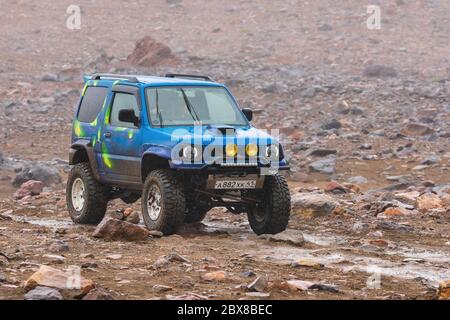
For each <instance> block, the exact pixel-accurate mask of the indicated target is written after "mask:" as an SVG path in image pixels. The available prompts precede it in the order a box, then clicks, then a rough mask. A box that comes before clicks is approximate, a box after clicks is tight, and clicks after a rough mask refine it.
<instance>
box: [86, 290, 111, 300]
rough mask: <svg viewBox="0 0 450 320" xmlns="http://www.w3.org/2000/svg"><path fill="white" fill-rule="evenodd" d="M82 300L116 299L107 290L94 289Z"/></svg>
mask: <svg viewBox="0 0 450 320" xmlns="http://www.w3.org/2000/svg"><path fill="white" fill-rule="evenodd" d="M82 300H114V298H113V296H112V295H111V294H109V293H108V292H106V291H105V290H101V289H93V290H91V291H89V293H88V294H87V295H85V296H84V297H83V299H82Z"/></svg>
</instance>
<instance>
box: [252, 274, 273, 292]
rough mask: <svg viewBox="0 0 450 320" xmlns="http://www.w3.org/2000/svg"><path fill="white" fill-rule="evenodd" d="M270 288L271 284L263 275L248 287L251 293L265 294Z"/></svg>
mask: <svg viewBox="0 0 450 320" xmlns="http://www.w3.org/2000/svg"><path fill="white" fill-rule="evenodd" d="M268 286H269V283H268V282H267V278H266V276H264V275H262V276H259V277H258V278H256V279H255V280H254V281H253V282H252V283H250V284H249V285H248V286H247V289H248V290H249V291H257V292H264V291H265V290H266V289H267V287H268Z"/></svg>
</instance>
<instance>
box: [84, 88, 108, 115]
mask: <svg viewBox="0 0 450 320" xmlns="http://www.w3.org/2000/svg"><path fill="white" fill-rule="evenodd" d="M107 94H108V88H105V87H88V88H87V89H86V93H85V94H84V97H83V100H81V105H80V109H79V110H78V120H79V121H81V122H92V121H94V120H95V118H96V117H97V115H98V114H99V113H100V110H101V108H102V106H103V102H104V101H105V97H106V95H107Z"/></svg>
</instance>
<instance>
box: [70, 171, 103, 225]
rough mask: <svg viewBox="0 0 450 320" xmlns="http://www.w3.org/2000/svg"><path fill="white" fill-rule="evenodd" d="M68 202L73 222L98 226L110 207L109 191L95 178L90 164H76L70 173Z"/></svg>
mask: <svg viewBox="0 0 450 320" xmlns="http://www.w3.org/2000/svg"><path fill="white" fill-rule="evenodd" d="M66 202H67V209H68V211H69V215H70V217H71V218H72V220H73V222H75V223H80V224H98V223H99V222H100V221H101V220H102V219H103V217H104V216H105V213H106V208H107V206H108V189H107V188H106V187H105V186H103V185H102V184H100V183H99V182H98V181H97V180H96V179H95V177H94V175H93V173H92V170H91V168H90V166H89V164H88V163H86V162H84V163H79V164H76V165H75V166H74V167H73V168H72V170H71V171H70V173H69V177H68V179H67V187H66Z"/></svg>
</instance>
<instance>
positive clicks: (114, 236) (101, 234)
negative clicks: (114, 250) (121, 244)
mask: <svg viewBox="0 0 450 320" xmlns="http://www.w3.org/2000/svg"><path fill="white" fill-rule="evenodd" d="M93 236H94V237H95V238H102V239H105V240H113V241H114V240H119V241H145V240H147V239H148V238H149V237H150V236H151V235H150V232H149V231H148V230H147V229H146V228H143V227H141V226H138V225H135V224H132V223H129V222H126V221H121V220H118V219H114V218H111V217H106V218H104V219H103V220H102V222H100V224H99V225H98V226H97V228H96V229H95V231H94V233H93Z"/></svg>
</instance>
